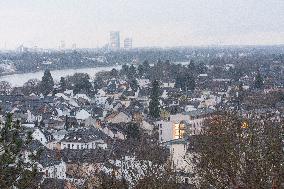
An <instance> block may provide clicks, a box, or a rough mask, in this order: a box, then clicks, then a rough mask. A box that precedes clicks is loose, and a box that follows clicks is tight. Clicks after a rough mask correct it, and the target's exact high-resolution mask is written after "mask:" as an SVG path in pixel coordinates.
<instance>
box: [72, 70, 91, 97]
mask: <svg viewBox="0 0 284 189" xmlns="http://www.w3.org/2000/svg"><path fill="white" fill-rule="evenodd" d="M73 77H74V78H73V80H74V90H73V92H74V94H78V93H80V92H83V93H87V94H89V93H90V92H91V89H92V84H91V82H90V81H89V80H90V77H89V75H88V74H83V73H77V74H74V76H73Z"/></svg>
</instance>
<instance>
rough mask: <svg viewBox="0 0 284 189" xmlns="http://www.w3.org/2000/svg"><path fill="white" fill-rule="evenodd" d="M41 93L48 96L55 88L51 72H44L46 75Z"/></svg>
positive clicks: (42, 81)
mask: <svg viewBox="0 0 284 189" xmlns="http://www.w3.org/2000/svg"><path fill="white" fill-rule="evenodd" d="M40 85H41V87H40V88H41V92H42V94H43V95H48V94H49V93H51V92H52V90H53V86H54V81H53V78H52V76H51V73H50V71H49V70H45V71H44V75H43V77H42V80H41V84H40Z"/></svg>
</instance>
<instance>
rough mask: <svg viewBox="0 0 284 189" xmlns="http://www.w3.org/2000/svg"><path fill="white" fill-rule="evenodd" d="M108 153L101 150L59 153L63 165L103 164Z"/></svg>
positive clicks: (64, 151)
mask: <svg viewBox="0 0 284 189" xmlns="http://www.w3.org/2000/svg"><path fill="white" fill-rule="evenodd" d="M108 153H109V152H108V151H106V150H103V149H101V148H96V149H80V150H70V149H67V148H65V149H63V150H62V151H61V154H62V159H63V161H64V162H65V163H103V162H105V160H106V157H107V154H108Z"/></svg>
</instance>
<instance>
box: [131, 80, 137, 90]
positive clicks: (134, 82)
mask: <svg viewBox="0 0 284 189" xmlns="http://www.w3.org/2000/svg"><path fill="white" fill-rule="evenodd" d="M130 88H131V89H132V90H133V91H134V92H136V91H137V90H138V88H139V85H138V82H137V80H136V79H132V80H131V81H130Z"/></svg>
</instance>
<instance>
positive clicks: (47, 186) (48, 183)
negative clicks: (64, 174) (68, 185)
mask: <svg viewBox="0 0 284 189" xmlns="http://www.w3.org/2000/svg"><path fill="white" fill-rule="evenodd" d="M40 188H41V189H51V188H52V189H64V180H63V179H57V178H56V179H54V178H46V179H44V181H43V183H42V184H41V186H40Z"/></svg>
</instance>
